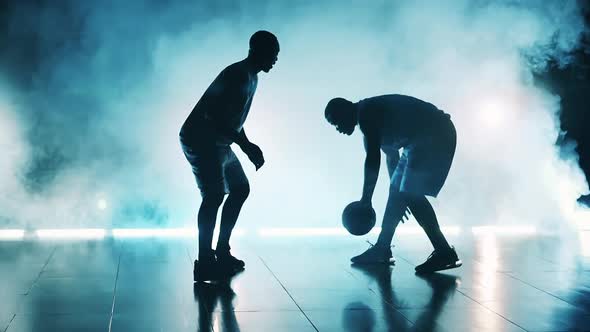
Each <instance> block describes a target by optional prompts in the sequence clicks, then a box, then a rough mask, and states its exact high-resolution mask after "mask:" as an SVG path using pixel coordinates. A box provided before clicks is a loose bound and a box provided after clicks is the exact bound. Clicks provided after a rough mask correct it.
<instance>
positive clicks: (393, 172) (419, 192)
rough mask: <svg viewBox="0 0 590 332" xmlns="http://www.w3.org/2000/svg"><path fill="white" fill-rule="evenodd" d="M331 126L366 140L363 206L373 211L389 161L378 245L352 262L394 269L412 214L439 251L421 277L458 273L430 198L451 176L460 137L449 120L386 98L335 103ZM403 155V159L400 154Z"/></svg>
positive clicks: (411, 102) (409, 101) (413, 102)
mask: <svg viewBox="0 0 590 332" xmlns="http://www.w3.org/2000/svg"><path fill="white" fill-rule="evenodd" d="M325 117H326V120H327V121H328V122H329V123H330V124H332V125H334V126H335V127H336V129H337V130H338V131H339V132H341V133H343V134H346V135H351V134H352V133H353V132H354V130H355V128H356V126H357V125H358V126H359V127H360V130H361V132H362V134H363V136H364V143H365V150H366V155H367V156H366V159H365V171H364V177H365V179H364V185H363V194H362V197H361V200H360V201H361V202H362V203H363V204H365V205H367V206H371V205H372V203H371V201H372V197H373V192H374V190H375V185H376V183H377V177H378V174H379V167H380V162H381V151H383V152H384V153H385V154H386V156H387V158H386V162H387V169H388V171H389V175H390V179H391V182H390V187H389V198H388V200H387V206H386V209H385V214H384V216H383V223H382V227H381V233H380V234H379V239H378V240H377V243H376V244H375V245H374V246H372V247H370V248H369V249H368V250H367V251H365V252H364V253H363V254H361V255H359V256H356V257H353V258H352V259H351V260H352V262H353V263H357V264H379V263H389V262H390V259H391V257H392V253H391V241H392V239H393V235H394V232H395V229H396V227H397V225H398V224H399V222H400V220H401V219H402V217H403V216H404V214H405V213H406V211H407V210H408V209H409V210H410V211H411V213H412V214H413V215H414V217H415V218H416V220H417V221H418V223H419V224H420V226H422V228H423V229H424V231H425V232H426V234H427V235H428V238H429V239H430V242H431V243H432V245H433V247H434V251H433V253H432V254H431V255H430V257H428V259H427V260H426V262H424V263H423V264H421V265H419V266H417V267H416V272H418V273H427V272H434V271H438V270H443V269H449V268H454V267H458V266H460V265H461V261H460V260H459V258H458V257H457V253H456V252H455V249H454V248H453V247H451V246H450V245H449V244H448V242H447V240H446V239H445V237H444V235H443V234H442V232H441V230H440V227H439V224H438V220H437V218H436V214H435V213H434V210H433V208H432V206H431V205H430V203H429V202H428V199H427V198H426V196H432V197H436V196H437V195H438V193H439V191H440V190H441V188H442V186H443V184H444V182H445V180H446V178H447V174H448V172H449V170H450V167H451V163H452V161H453V156H454V153H455V146H456V132H455V127H454V125H453V123H452V122H451V119H450V116H449V115H448V114H446V113H444V112H443V111H441V110H439V109H438V108H437V107H436V106H434V105H432V104H430V103H427V102H424V101H422V100H420V99H417V98H414V97H410V96H404V95H384V96H378V97H372V98H367V99H364V100H361V101H359V102H357V103H353V102H351V101H348V100H346V99H343V98H334V99H332V100H330V102H329V103H328V105H327V106H326V110H325ZM400 149H403V153H402V155H401V157H400V154H399V150H400Z"/></svg>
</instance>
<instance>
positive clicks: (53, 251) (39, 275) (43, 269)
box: [25, 246, 57, 296]
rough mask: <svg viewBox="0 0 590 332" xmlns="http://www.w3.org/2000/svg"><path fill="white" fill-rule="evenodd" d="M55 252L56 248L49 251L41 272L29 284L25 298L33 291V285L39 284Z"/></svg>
mask: <svg viewBox="0 0 590 332" xmlns="http://www.w3.org/2000/svg"><path fill="white" fill-rule="evenodd" d="M56 250H57V246H54V247H53V249H52V250H51V253H50V254H49V257H47V260H46V261H45V263H44V264H43V267H41V271H39V273H38V274H37V277H36V278H35V280H34V281H33V283H32V284H31V286H30V287H29V289H27V292H26V293H25V296H28V295H29V293H30V292H31V290H32V289H33V287H34V286H35V284H37V282H39V279H41V275H42V274H43V271H45V268H46V267H47V265H49V262H50V261H51V259H52V258H53V255H54V254H55V251H56Z"/></svg>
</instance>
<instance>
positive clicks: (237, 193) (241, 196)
mask: <svg viewBox="0 0 590 332" xmlns="http://www.w3.org/2000/svg"><path fill="white" fill-rule="evenodd" d="M249 195H250V185H249V184H243V185H240V186H239V187H236V188H232V189H231V190H230V192H229V197H232V198H235V199H238V200H243V201H245V200H246V198H248V196H249Z"/></svg>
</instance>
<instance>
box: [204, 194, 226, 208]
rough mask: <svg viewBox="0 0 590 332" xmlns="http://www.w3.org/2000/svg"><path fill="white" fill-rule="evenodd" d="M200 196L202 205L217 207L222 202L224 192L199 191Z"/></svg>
mask: <svg viewBox="0 0 590 332" xmlns="http://www.w3.org/2000/svg"><path fill="white" fill-rule="evenodd" d="M201 196H202V197H203V202H202V205H207V206H217V207H219V206H220V205H221V203H223V198H224V196H225V193H223V192H222V191H213V192H201Z"/></svg>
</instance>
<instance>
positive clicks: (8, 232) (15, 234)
mask: <svg viewBox="0 0 590 332" xmlns="http://www.w3.org/2000/svg"><path fill="white" fill-rule="evenodd" d="M24 237H25V230H24V229H2V230H0V240H22V239H23V238H24Z"/></svg>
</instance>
